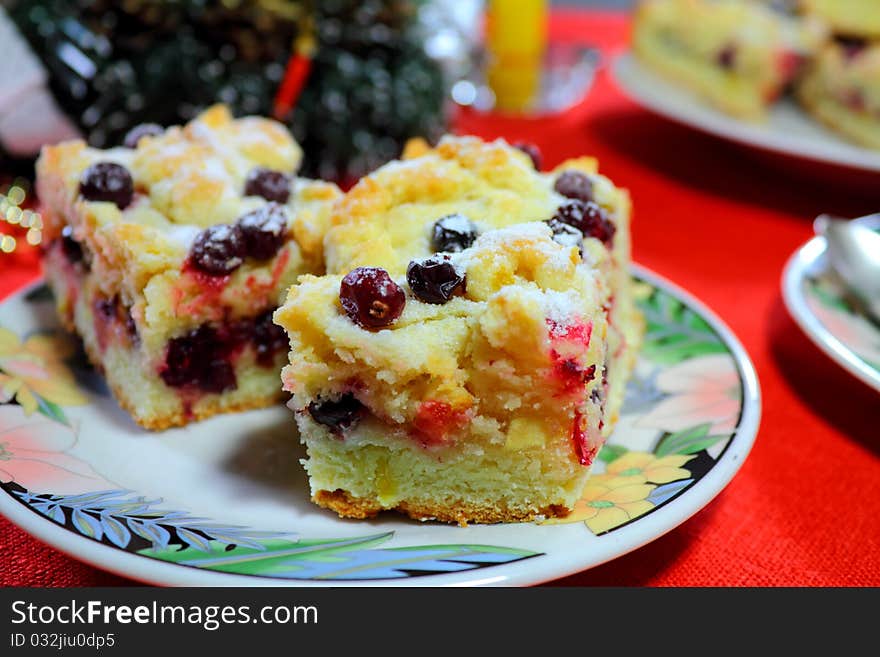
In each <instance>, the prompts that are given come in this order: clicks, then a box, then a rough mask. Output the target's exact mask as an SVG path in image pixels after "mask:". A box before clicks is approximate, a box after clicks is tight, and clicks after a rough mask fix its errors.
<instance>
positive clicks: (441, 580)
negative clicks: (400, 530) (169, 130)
mask: <svg viewBox="0 0 880 657" xmlns="http://www.w3.org/2000/svg"><path fill="white" fill-rule="evenodd" d="M629 271H630V274H632V275H635V276H637V277H639V278H641V279H643V280H645V281H647V282H648V283H650V284H652V285H654V286H655V287H658V288H661V289H663V290H664V291H665V292H667V293H669V294H671V295H672V296H675V297H676V298H678V299H679V300H681V301H683V302H684V303H685V304H686V305H687V306H688V307H690V308H692V309H693V310H695V311H696V312H697V313H699V315H700V316H701V317H702V318H704V319H705V320H706V321H707V322H708V323H709V325H710V326H711V327H712V329H713V330H714V331H715V332H716V333H717V334H718V335H719V337H720V338H721V339H722V340H723V342H724V345H725V347H726V348H727V349H728V350H729V352H730V354H731V356H732V357H733V359H734V362H735V364H736V368H737V372H738V374H739V378H740V384H741V386H742V408H741V415H740V421H739V424H738V426H737V429H736V432H735V433H734V434H733V436H732V437H731V438H730V442H729V444H728V445H727V447H726V448H725V450H724V452H723V453H722V454H721V455H720V457H719V458H718V460H717V461H716V462H715V465H714V466H713V467H712V469H711V470H710V471H709V472H707V473H706V474H705V475H704V476H703V477H702V478H701V479H699V480H698V481H696V482H695V483H694V484H693V485H692V486H690V487H688V488H687V489H686V490H685V491H683V492H682V494H680V495H678V496H677V497H675V498H674V499H672V500H670V501H668V502H667V503H666V504H664V505H663V506H662V507H660V508H658V509H656V510H654V511H652V512H651V513H649V514H646V515H645V516H643V517H641V518H638V519H635V520H634V521H633V522H631V523H628V524H627V525H625V526H621V527H619V528H618V529H616V530H615V531H614V532H611V533H608V534H604V535H602V536H598V537H597V536H585V540H584V546H585V547H587V546H588V547H589V549H590V553H589V558H586V556H585V557H584V558H581V559H576V558H574V557H573V556H572V554H571V553H570V552H567V551H564V550H557V552H556V553H555V554H551V553H543V554H539V555H537V556H536V557H534V558H527V559H522V560H518V561H514V562H512V563H508V564H503V565H498V566H495V567H493V568H492V570H490V571H476V572H475V573H472V577H470V578H466V577H464V576H465V575H466V573H446V574H435V575H427V576H423V577H418V578H403V579H399V580H398V579H382V580H354V581H345V580H343V581H338V580H333V581H326V582H323V581H314V580H291V579H282V578H273V577H253V576H247V575H239V574H234V573H225V572H218V571H211V570H205V569H199V568H189V567H181V566H179V565H177V564H174V563H169V562H164V561H160V560H158V559H152V558H150V557H146V556H142V555H139V554H136V553H131V552H126V551H124V550H119V549H117V548H113V547H110V546H107V545H103V544H101V543H97V542H95V541H92V540H90V539H88V538H86V537H84V536H80V535H78V534H75V533H73V532H71V531H70V530H68V529H65V528H64V527H62V526H59V525H57V524H56V523H54V522H52V521H51V520H50V519H49V518H46V517H44V516H41V515H39V514H38V513H36V512H34V511H33V510H31V509H30V508H28V507H26V506H25V505H23V504H20V503H19V502H17V501H16V500H15V499H13V497H12V496H11V495H8V494H6V493H5V492H4V493H3V494H0V513H2V515H3V516H5V517H6V518H7V519H8V520H9V521H10V522H12V523H13V524H15V525H16V526H17V527H19V528H20V529H21V530H22V531H24V532H26V533H28V534H30V535H31V536H33V537H34V538H37V539H38V540H40V541H42V542H43V543H45V544H47V545H49V546H50V547H52V548H54V549H56V550H58V551H60V552H62V553H64V554H66V555H68V556H69V557H71V558H73V559H76V560H77V561H80V562H83V563H86V564H88V565H91V566H93V567H95V568H98V569H100V570H103V571H106V572H110V573H113V574H116V575H119V576H121V577H126V578H129V579H132V580H135V581H139V582H142V583H145V584H152V585H159V586H198V587H224V586H228V587H251V586H253V587H282V586H283V587H308V588H312V587H327V586H330V587H335V588H348V587H371V588H372V587H387V586H389V587H426V586H427V587H431V586H443V587H446V586H505V587H514V586H534V585H538V584H542V583H545V582H548V581H552V580H555V579H559V578H561V577H566V576H570V575H574V574H577V573H580V572H584V571H587V570H589V569H592V568H595V567H596V566H599V565H602V564H604V563H607V562H609V561H612V560H614V559H617V558H618V557H622V556H624V555H625V554H628V553H630V552H632V551H634V550H637V549H638V548H640V547H642V546H644V545H646V544H648V543H651V542H653V541H655V540H657V539H658V538H660V537H661V536H663V535H665V534H666V533H668V532H670V531H672V530H673V529H675V528H676V527H678V526H679V525H681V524H682V523H684V522H685V521H686V520H688V519H690V518H691V517H692V516H694V515H695V514H696V513H697V512H699V511H700V510H701V509H703V508H704V507H705V506H707V505H708V504H709V502H711V501H712V500H713V499H714V498H715V497H716V496H717V495H719V494H720V493H721V491H723V490H724V489H725V488H726V487H727V485H728V484H729V483H730V481H731V480H732V479H733V477H734V476H735V475H736V473H737V472H738V471H739V469H740V468H741V466H742V464H743V463H744V462H745V460H746V457H747V456H748V454H749V452H750V451H751V449H752V446H753V445H754V442H755V439H756V436H757V433H758V429H759V425H760V418H761V410H762V402H761V392H760V384H759V381H758V376H757V372H756V370H755V367H754V365H753V363H752V361H751V359H750V357H749V355H748V352H747V351H746V349H745V348H744V347H743V345H742V344H741V343H740V341H739V339H738V338H737V337H736V335H735V334H734V333H733V331H732V330H731V329H730V328H729V327H728V326H727V324H726V323H725V322H724V321H723V320H721V319H720V318H719V317H718V315H716V314H715V312H714V311H712V310H711V309H710V308H709V307H708V306H706V304H704V303H703V302H702V301H700V300H699V299H697V298H696V297H694V296H693V295H692V294H691V293H690V292H687V291H686V290H684V289H683V288H681V287H680V286H678V285H677V284H675V283H672V282H671V281H669V280H668V279H666V278H665V277H663V276H661V275H659V274H657V273H656V272H654V271H652V270H650V269H648V268H646V267H644V266H642V265H638V264H636V263H633V264H632V265H631V266H630V269H629ZM41 284H42V280H41V279H40V280H37V281H35V282H33V283H31V284H30V285H26V286H24V287H21V288H19V289H18V290H17V291H15V292H13V293H12V294H10V295H8V296H7V297H6V298H5V299H4V300H3V302H0V303H5V302H6V301H8V300H9V299H10V298H12V297H14V296H20V295H23V294H27V292H28V291H29V290H31V289H33V288H35V287H37V286H39V285H41ZM590 539H593V540H590ZM534 559H541V566H540V568H539V569H538V570H537V574H536V569H535V567H534V566H535V561H534ZM456 575H459V577H458V578H456Z"/></svg>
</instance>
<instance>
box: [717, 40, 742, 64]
mask: <svg viewBox="0 0 880 657" xmlns="http://www.w3.org/2000/svg"><path fill="white" fill-rule="evenodd" d="M736 52H737V49H736V46H735V45H733V44H729V45H726V46H724V48H722V49H721V52H719V53H718V56H717V60H718V65H719V66H720V67H721V68H723V69H726V70H728V71H729V70H731V69H733V67H734V66H736Z"/></svg>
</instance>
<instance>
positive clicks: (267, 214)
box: [236, 203, 287, 260]
mask: <svg viewBox="0 0 880 657" xmlns="http://www.w3.org/2000/svg"><path fill="white" fill-rule="evenodd" d="M236 225H237V226H238V227H239V229H240V230H241V234H242V236H243V237H244V249H245V253H246V254H247V255H249V256H250V257H252V258H255V259H257V260H268V259H269V258H272V257H273V256H274V255H275V254H276V253H278V249H280V248H281V247H282V246H283V245H284V240H285V238H286V237H287V210H285V209H284V207H283V206H281V205H278V204H277V203H267V204H266V205H264V206H263V207H261V208H257V209H256V210H253V211H252V212H248V213H247V214H245V215H243V216H241V217H239V219H238V221H237V222H236Z"/></svg>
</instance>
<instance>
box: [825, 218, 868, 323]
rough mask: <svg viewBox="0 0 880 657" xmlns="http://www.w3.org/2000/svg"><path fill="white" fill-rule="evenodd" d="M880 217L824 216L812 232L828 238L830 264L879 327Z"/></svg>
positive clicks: (826, 240) (826, 239)
mask: <svg viewBox="0 0 880 657" xmlns="http://www.w3.org/2000/svg"><path fill="white" fill-rule="evenodd" d="M878 228H880V214H873V215H868V216H866V217H860V218H859V219H852V220H849V219H841V218H839V217H833V216H831V215H827V214H823V215H819V216H818V217H816V221H815V222H814V224H813V229H814V230H815V232H816V233H817V234H819V235H822V236H824V237H825V242H826V244H827V252H828V260H829V262H830V263H831V266H832V267H833V268H834V270H835V271H836V272H837V273H838V275H839V276H840V278H841V279H843V282H844V283H846V285H847V287H848V288H849V290H850V291H851V292H852V294H853V296H854V297H856V299H857V301H859V302H860V304H861V306H862V310H864V312H865V314H867V315H869V316H870V318H871V319H873V320H874V322H875V323H878V324H880V233H877V232H876V229H878Z"/></svg>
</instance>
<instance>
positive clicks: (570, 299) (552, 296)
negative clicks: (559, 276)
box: [542, 290, 583, 335]
mask: <svg viewBox="0 0 880 657" xmlns="http://www.w3.org/2000/svg"><path fill="white" fill-rule="evenodd" d="M542 296H543V301H544V314H545V316H546V317H547V319H548V320H549V322H550V326H551V333H556V334H558V335H562V334H563V333H565V332H566V330H567V328H566V327H570V326H571V325H573V324H575V323H578V322H580V321H581V318H580V313H579V312H578V308H579V307H580V306H582V305H583V300H581V299H579V298H578V295H577V294H576V293H575V292H574V291H573V290H566V291H565V292H559V291H557V290H546V291H545V292H544V294H543V295H542Z"/></svg>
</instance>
